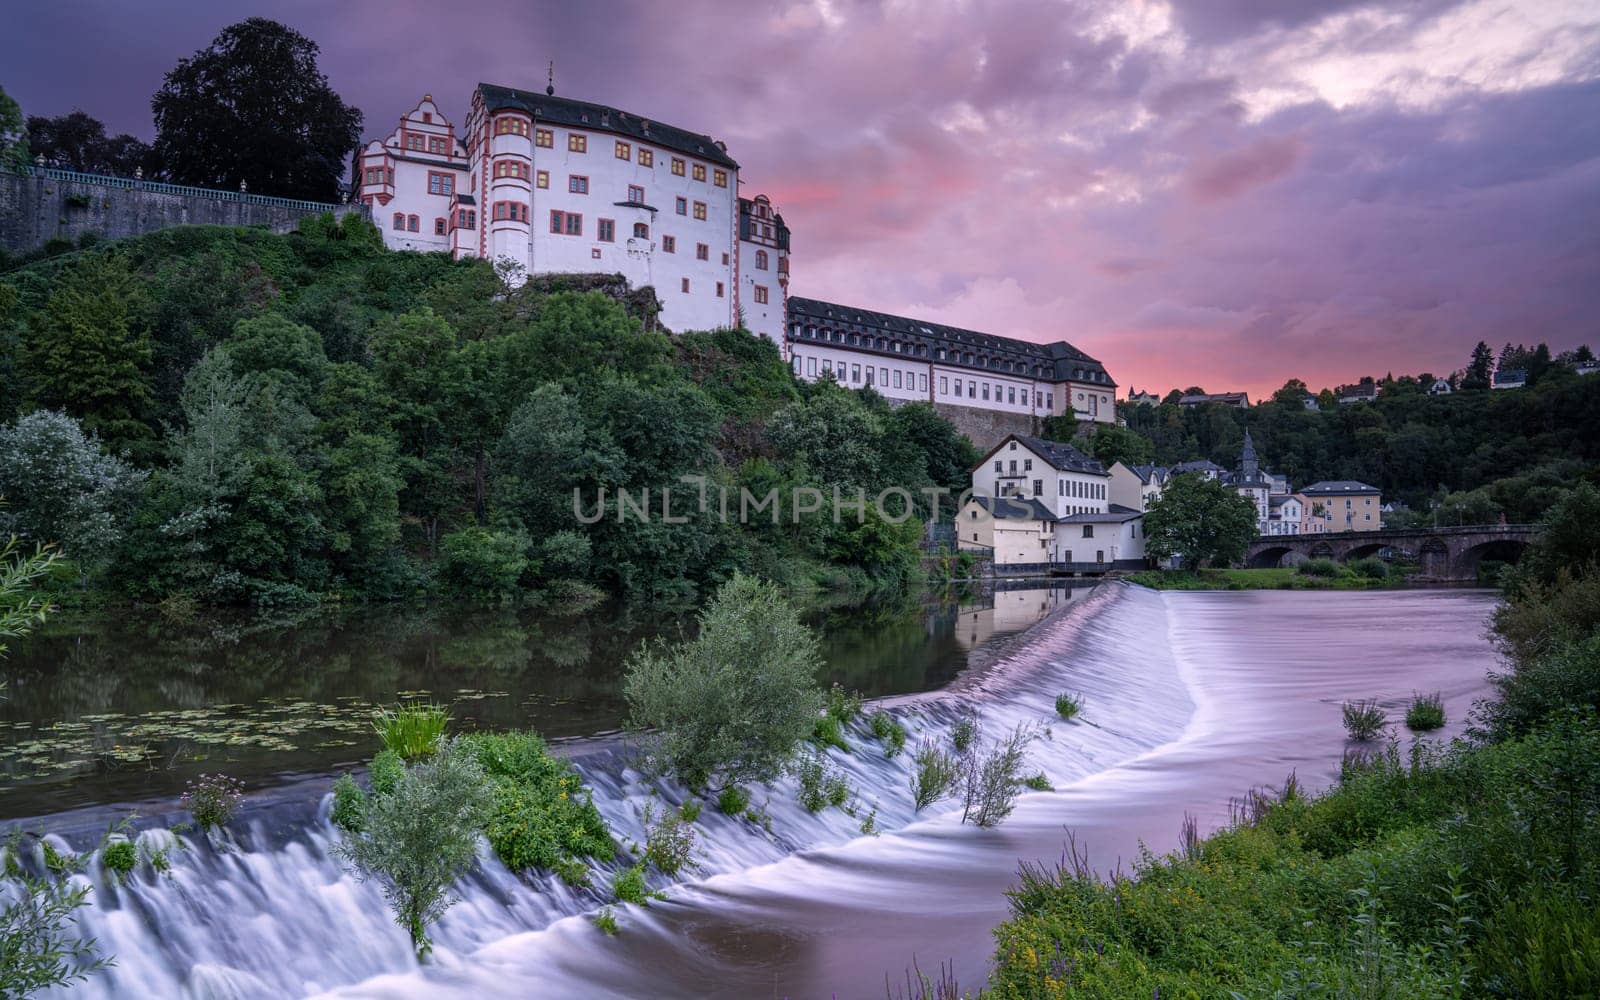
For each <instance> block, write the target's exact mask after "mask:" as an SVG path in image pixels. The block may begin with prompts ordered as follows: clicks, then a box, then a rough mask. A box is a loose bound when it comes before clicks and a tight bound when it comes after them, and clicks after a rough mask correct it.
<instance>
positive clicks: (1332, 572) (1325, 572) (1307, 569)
mask: <svg viewBox="0 0 1600 1000" xmlns="http://www.w3.org/2000/svg"><path fill="white" fill-rule="evenodd" d="M1295 572H1296V573H1299V574H1300V575H1301V576H1319V577H1328V578H1332V577H1336V576H1343V575H1344V570H1342V569H1341V568H1340V567H1339V564H1338V563H1336V562H1334V561H1333V560H1332V559H1307V560H1306V561H1305V562H1303V563H1301V564H1300V565H1299V566H1296V567H1295Z"/></svg>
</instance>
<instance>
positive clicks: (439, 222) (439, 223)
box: [433, 219, 444, 236]
mask: <svg viewBox="0 0 1600 1000" xmlns="http://www.w3.org/2000/svg"><path fill="white" fill-rule="evenodd" d="M433 235H435V236H443V235H444V220H443V219H434V220H433Z"/></svg>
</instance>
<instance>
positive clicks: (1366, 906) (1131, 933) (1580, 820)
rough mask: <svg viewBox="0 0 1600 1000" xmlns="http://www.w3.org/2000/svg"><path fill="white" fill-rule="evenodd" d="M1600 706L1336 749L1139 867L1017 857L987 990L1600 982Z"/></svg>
mask: <svg viewBox="0 0 1600 1000" xmlns="http://www.w3.org/2000/svg"><path fill="white" fill-rule="evenodd" d="M1596 773H1600V721H1597V719H1596V717H1595V716H1594V714H1593V713H1592V712H1590V713H1587V714H1584V715H1578V714H1572V715H1567V716H1565V717H1562V718H1557V719H1555V720H1553V721H1550V722H1547V723H1546V724H1544V725H1542V726H1541V727H1540V728H1539V729H1538V730H1536V731H1535V732H1534V733H1533V734H1531V735H1530V736H1528V737H1526V738H1524V739H1522V740H1517V741H1513V742H1508V743H1502V744H1490V745H1482V744H1480V745H1472V746H1467V745H1463V746H1462V747H1461V748H1460V749H1458V750H1454V751H1445V750H1443V749H1439V748H1436V747H1430V746H1428V745H1426V744H1419V745H1417V746H1415V747H1414V748H1412V749H1411V750H1409V751H1402V750H1401V749H1400V747H1399V745H1398V743H1391V744H1390V745H1389V746H1388V747H1387V748H1386V749H1385V750H1384V751H1380V752H1378V753H1376V754H1373V755H1371V756H1370V757H1368V758H1366V759H1365V760H1362V761H1352V762H1349V763H1347V764H1346V766H1345V767H1344V769H1343V772H1342V774H1341V777H1340V779H1339V783H1338V785H1337V786H1336V787H1335V788H1334V789H1333V790H1332V791H1330V792H1329V793H1327V794H1326V795H1324V796H1322V797H1320V798H1316V799H1307V798H1306V797H1305V796H1303V795H1301V794H1299V793H1298V792H1297V791H1294V790H1289V791H1286V792H1278V793H1268V792H1260V791H1256V792H1252V793H1251V795H1250V798H1252V799H1253V800H1254V801H1255V802H1256V803H1257V805H1256V806H1255V807H1253V808H1251V809H1249V810H1247V811H1246V812H1245V813H1244V814H1241V817H1240V819H1239V821H1238V822H1236V823H1235V824H1234V825H1233V826H1231V827H1229V828H1226V829H1224V830H1222V831H1220V832H1217V833H1215V834H1213V835H1211V836H1209V837H1205V838H1199V837H1194V838H1192V839H1191V841H1190V844H1189V849H1188V850H1187V851H1186V852H1176V853H1173V854H1171V855H1166V856H1161V857H1156V856H1152V855H1146V856H1144V857H1143V858H1142V859H1141V860H1139V861H1138V862H1136V863H1135V865H1134V866H1133V868H1132V870H1131V871H1121V870H1119V871H1116V872H1113V873H1110V874H1109V875H1107V874H1105V873H1098V872H1095V871H1093V870H1091V869H1090V867H1089V865H1088V863H1087V861H1086V860H1085V857H1084V855H1083V854H1082V853H1081V852H1080V851H1079V850H1078V849H1077V847H1076V845H1074V844H1072V843H1071V842H1070V841H1069V844H1068V850H1067V852H1066V854H1065V855H1064V857H1063V861H1062V863H1061V864H1060V865H1055V866H1038V865H1027V866H1024V868H1023V870H1022V872H1021V873H1020V876H1019V883H1018V886H1017V888H1016V889H1015V890H1013V891H1012V892H1011V893H1010V899H1011V916H1010V919H1009V920H1007V921H1006V922H1005V923H1004V924H1002V925H1001V926H1000V927H999V928H997V929H996V931H995V941H996V956H995V957H996V966H995V971H994V975H993V978H992V979H991V981H990V984H989V991H988V992H986V993H985V994H984V996H985V997H986V998H989V1000H1022V998H1030V1000H1031V998H1035V997H1044V998H1067V997H1071V998H1082V1000H1123V998H1128V997H1146V998H1148V997H1152V996H1159V997H1186V996H1193V997H1229V996H1239V997H1291V996H1293V997H1368V998H1377V997H1390V998H1398V997H1407V998H1412V997H1417V998H1429V1000H1444V998H1447V997H1463V996H1503V997H1579V996H1596V995H1600V960H1597V958H1596V956H1600V907H1597V906H1596V902H1597V901H1600V809H1596V808H1595V803H1596V800H1597V797H1600V796H1597V792H1600V789H1597V787H1596V785H1595V781H1594V775H1595V774H1596Z"/></svg>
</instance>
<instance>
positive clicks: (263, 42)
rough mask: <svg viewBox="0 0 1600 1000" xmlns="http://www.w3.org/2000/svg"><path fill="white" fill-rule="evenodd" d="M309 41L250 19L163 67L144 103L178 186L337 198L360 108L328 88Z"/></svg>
mask: <svg viewBox="0 0 1600 1000" xmlns="http://www.w3.org/2000/svg"><path fill="white" fill-rule="evenodd" d="M317 51H318V50H317V45H316V43H315V42H313V41H311V40H310V39H309V38H306V37H305V36H304V35H302V34H300V33H299V32H297V31H294V30H292V29H290V28H287V27H285V26H283V25H281V24H279V23H277V22H276V21H269V20H267V19H266V18H261V17H252V18H249V19H247V20H244V21H241V22H239V23H238V24H234V25H230V26H228V27H226V28H224V29H222V33H221V34H219V35H217V37H216V38H215V39H213V40H212V42H211V44H210V45H209V46H207V47H206V48H204V49H201V50H199V51H198V52H196V53H195V54H194V55H193V56H190V57H189V58H188V59H183V60H180V61H179V62H178V65H177V67H176V68H174V69H173V70H172V72H170V73H168V74H167V76H166V80H165V82H164V83H163V84H162V87H161V89H160V90H158V91H157V92H156V94H155V96H154V97H153V98H152V99H151V102H150V107H151V110H152V112H154V114H155V123H156V141H155V154H156V156H157V158H158V159H159V160H160V161H161V163H162V164H163V165H164V166H165V168H166V170H167V174H168V176H169V177H170V178H171V179H172V180H173V181H175V182H177V183H180V184H195V185H199V186H201V187H214V188H224V189H227V190H235V189H237V188H238V187H239V185H240V183H241V182H242V183H244V184H245V185H246V187H247V188H248V190H249V191H250V192H252V193H254V194H266V195H277V196H279V197H284V198H305V199H309V200H312V201H324V202H333V201H338V200H339V191H340V180H341V178H342V177H343V175H344V171H345V166H346V162H347V158H348V155H349V153H350V151H351V150H352V149H354V148H355V146H356V144H357V143H358V142H359V141H360V139H361V121H362V118H361V112H360V111H359V110H357V109H355V108H352V107H349V106H348V105H346V104H345V103H344V101H343V100H341V99H340V98H339V95H338V94H336V93H334V92H333V89H332V88H330V87H329V86H328V79H327V77H326V76H324V75H323V74H322V71H321V70H320V69H318V68H317Z"/></svg>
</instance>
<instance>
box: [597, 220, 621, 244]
mask: <svg viewBox="0 0 1600 1000" xmlns="http://www.w3.org/2000/svg"><path fill="white" fill-rule="evenodd" d="M594 238H595V239H596V240H599V241H600V242H601V243H615V242H617V220H616V219H596V220H595V221H594Z"/></svg>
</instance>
